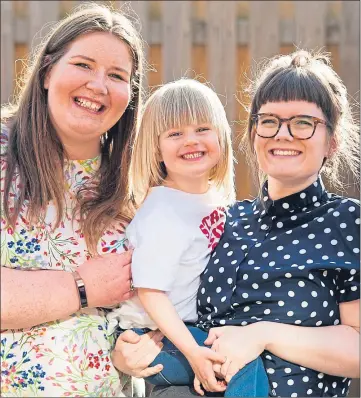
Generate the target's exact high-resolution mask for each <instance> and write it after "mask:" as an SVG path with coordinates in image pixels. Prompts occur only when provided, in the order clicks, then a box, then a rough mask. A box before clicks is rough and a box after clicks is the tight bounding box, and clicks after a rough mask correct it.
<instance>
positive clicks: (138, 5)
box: [130, 1, 150, 92]
mask: <svg viewBox="0 0 361 398" xmlns="http://www.w3.org/2000/svg"><path fill="white" fill-rule="evenodd" d="M130 6H131V8H132V9H133V11H134V12H135V14H137V16H138V19H139V22H140V24H141V26H140V34H141V36H142V39H143V40H144V57H145V59H146V60H148V59H149V45H150V44H149V40H150V24H149V2H148V1H132V2H131V5H130ZM143 89H144V91H145V92H147V90H148V74H147V67H146V68H145V73H144V77H143Z"/></svg>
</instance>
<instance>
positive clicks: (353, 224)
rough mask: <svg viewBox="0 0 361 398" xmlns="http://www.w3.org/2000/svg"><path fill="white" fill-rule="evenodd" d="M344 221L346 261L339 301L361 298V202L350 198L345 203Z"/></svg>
mask: <svg viewBox="0 0 361 398" xmlns="http://www.w3.org/2000/svg"><path fill="white" fill-rule="evenodd" d="M344 209H345V211H344V212H343V215H344V217H343V222H344V223H345V224H346V225H347V229H346V232H345V233H344V238H345V240H344V241H345V248H344V257H345V261H344V262H343V264H342V268H341V271H340V274H339V279H338V293H339V300H338V301H339V302H340V303H343V302H348V301H353V300H358V299H359V298H360V203H359V201H357V200H348V201H347V202H346V203H344Z"/></svg>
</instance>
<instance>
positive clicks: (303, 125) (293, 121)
mask: <svg viewBox="0 0 361 398" xmlns="http://www.w3.org/2000/svg"><path fill="white" fill-rule="evenodd" d="M252 120H253V122H254V123H255V131H256V134H257V135H258V136H260V137H263V138H273V137H276V135H277V134H278V132H279V131H280V129H281V126H282V124H283V123H287V127H288V132H289V133H290V135H291V137H293V138H297V139H298V140H308V139H310V138H311V137H312V136H313V135H314V134H315V131H316V127H317V125H318V124H324V125H325V126H327V127H331V126H330V125H329V123H327V122H326V121H325V120H322V119H319V118H318V117H314V116H309V115H296V116H292V117H290V118H289V119H281V118H280V117H278V116H277V115H274V114H272V113H258V114H256V115H252Z"/></svg>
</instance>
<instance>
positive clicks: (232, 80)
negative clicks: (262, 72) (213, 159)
mask: <svg viewBox="0 0 361 398" xmlns="http://www.w3.org/2000/svg"><path fill="white" fill-rule="evenodd" d="M207 11H208V15H207V23H208V32H207V50H208V56H207V60H208V71H209V73H208V78H209V80H210V82H211V83H212V85H213V86H214V88H215V90H216V92H217V93H218V94H219V95H220V98H221V100H222V99H223V98H224V101H222V102H223V103H224V105H225V109H226V113H227V116H228V118H229V120H230V121H231V120H234V118H235V98H234V94H235V92H236V62H237V61H236V58H237V25H236V2H234V1H226V2H223V1H210V2H209V3H208V10H207ZM223 96H224V97H223Z"/></svg>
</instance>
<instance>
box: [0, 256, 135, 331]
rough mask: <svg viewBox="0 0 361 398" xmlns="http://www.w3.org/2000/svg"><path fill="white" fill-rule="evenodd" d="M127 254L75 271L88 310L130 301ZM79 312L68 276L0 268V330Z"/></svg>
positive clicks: (94, 261) (93, 261) (95, 260)
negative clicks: (84, 292)
mask: <svg viewBox="0 0 361 398" xmlns="http://www.w3.org/2000/svg"><path fill="white" fill-rule="evenodd" d="M130 260H131V253H129V252H128V253H123V254H108V255H104V256H102V257H95V258H92V259H90V260H88V261H86V262H85V263H84V264H82V265H80V266H79V267H78V268H77V271H78V272H79V274H80V276H81V277H82V279H83V280H84V284H85V289H86V293H87V298H88V305H89V307H103V306H104V307H105V306H108V305H113V304H116V303H119V302H121V301H124V300H127V299H128V298H130V291H129V290H130ZM79 308H80V302H79V296H78V292H77V288H76V285H75V282H74V278H73V276H72V275H71V273H70V272H66V271H52V270H37V271H26V270H17V269H11V268H6V267H1V328H2V329H20V328H30V327H32V326H35V325H39V324H41V323H44V322H50V321H54V320H56V319H62V318H65V317H67V316H69V315H70V314H73V313H74V312H76V311H78V310H79Z"/></svg>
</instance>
